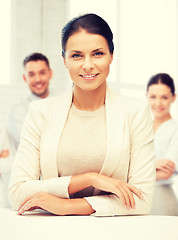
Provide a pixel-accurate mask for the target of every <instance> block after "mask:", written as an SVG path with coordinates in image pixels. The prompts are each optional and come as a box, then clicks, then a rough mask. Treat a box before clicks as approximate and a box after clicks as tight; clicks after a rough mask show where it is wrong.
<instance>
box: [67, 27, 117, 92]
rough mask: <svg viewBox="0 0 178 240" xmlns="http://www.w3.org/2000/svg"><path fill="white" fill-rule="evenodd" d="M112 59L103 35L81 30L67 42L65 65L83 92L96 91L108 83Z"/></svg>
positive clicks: (75, 83)
mask: <svg viewBox="0 0 178 240" xmlns="http://www.w3.org/2000/svg"><path fill="white" fill-rule="evenodd" d="M112 59H113V55H112V54H111V53H110V51H109V47H108V43H107V41H106V39H105V38H104V37H103V36H101V35H97V34H91V33H88V32H86V31H85V30H81V31H80V32H76V33H74V34H73V35H71V36H70V37H69V39H68V41H67V44H66V52H65V58H64V63H65V65H66V67H67V68H68V71H69V74H70V77H71V79H72V81H73V82H74V85H75V86H77V87H79V88H81V89H83V90H95V89H97V88H98V87H100V86H101V85H103V84H105V83H106V78H107V76H108V74H109V70H110V64H111V62H112Z"/></svg>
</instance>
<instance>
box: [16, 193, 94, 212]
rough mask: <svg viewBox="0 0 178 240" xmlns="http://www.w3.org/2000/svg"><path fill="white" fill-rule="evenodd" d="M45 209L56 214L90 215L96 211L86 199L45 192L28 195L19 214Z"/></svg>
mask: <svg viewBox="0 0 178 240" xmlns="http://www.w3.org/2000/svg"><path fill="white" fill-rule="evenodd" d="M35 209H43V210H46V211H48V212H50V213H53V214H55V215H61V216H62V215H74V214H75V215H90V214H91V213H93V212H94V210H93V209H92V207H91V206H90V205H89V204H88V202H87V201H86V200H85V199H82V198H81V199H63V198H58V197H55V196H53V195H51V194H48V193H45V192H39V193H36V194H33V195H32V196H30V197H28V198H27V199H26V200H25V201H24V202H23V203H22V204H21V206H20V207H19V209H18V214H19V215H22V214H23V213H24V212H26V211H32V210H35Z"/></svg>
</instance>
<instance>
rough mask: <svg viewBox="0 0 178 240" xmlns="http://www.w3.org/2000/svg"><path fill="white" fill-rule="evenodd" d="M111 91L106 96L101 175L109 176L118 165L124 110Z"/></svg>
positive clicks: (121, 143) (116, 96) (122, 134)
mask: <svg viewBox="0 0 178 240" xmlns="http://www.w3.org/2000/svg"><path fill="white" fill-rule="evenodd" d="M118 99H119V98H118V95H115V94H114V93H113V92H112V91H111V90H109V89H108V90H107V94H106V128H107V151H106V158H105V161H104V163H103V166H102V169H101V171H100V173H101V174H104V175H107V176H111V175H112V174H113V172H114V170H115V168H116V166H117V165H118V162H119V159H120V154H121V152H122V147H123V137H124V119H125V110H124V108H123V107H122V105H121V102H120V101H122V100H121V99H119V100H118Z"/></svg>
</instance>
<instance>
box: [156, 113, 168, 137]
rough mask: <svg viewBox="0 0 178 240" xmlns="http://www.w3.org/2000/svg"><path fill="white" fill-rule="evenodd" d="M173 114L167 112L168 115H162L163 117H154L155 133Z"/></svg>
mask: <svg viewBox="0 0 178 240" xmlns="http://www.w3.org/2000/svg"><path fill="white" fill-rule="evenodd" d="M171 118H172V117H171V115H170V114H167V115H166V116H164V117H162V118H154V121H153V129H154V133H155V132H156V131H157V129H158V128H159V127H160V126H161V124H163V123H164V122H166V121H168V120H169V119H171Z"/></svg>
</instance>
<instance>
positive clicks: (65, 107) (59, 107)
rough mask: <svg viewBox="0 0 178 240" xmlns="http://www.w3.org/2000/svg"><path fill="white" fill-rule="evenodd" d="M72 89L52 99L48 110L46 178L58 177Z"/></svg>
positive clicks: (43, 153)
mask: <svg viewBox="0 0 178 240" xmlns="http://www.w3.org/2000/svg"><path fill="white" fill-rule="evenodd" d="M72 93H73V92H72V91H70V92H67V94H65V95H64V96H63V97H57V99H56V98H54V99H52V104H51V105H50V109H49V112H48V120H47V121H48V123H47V127H46V130H45V131H46V135H45V137H44V142H43V148H44V149H45V150H44V151H42V155H41V159H43V161H42V166H41V167H42V175H43V178H44V179H49V178H53V177H58V167H57V150H58V144H59V141H60V137H61V134H62V131H63V129H64V125H65V122H66V119H67V116H68V113H69V109H70V106H71V102H72Z"/></svg>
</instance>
